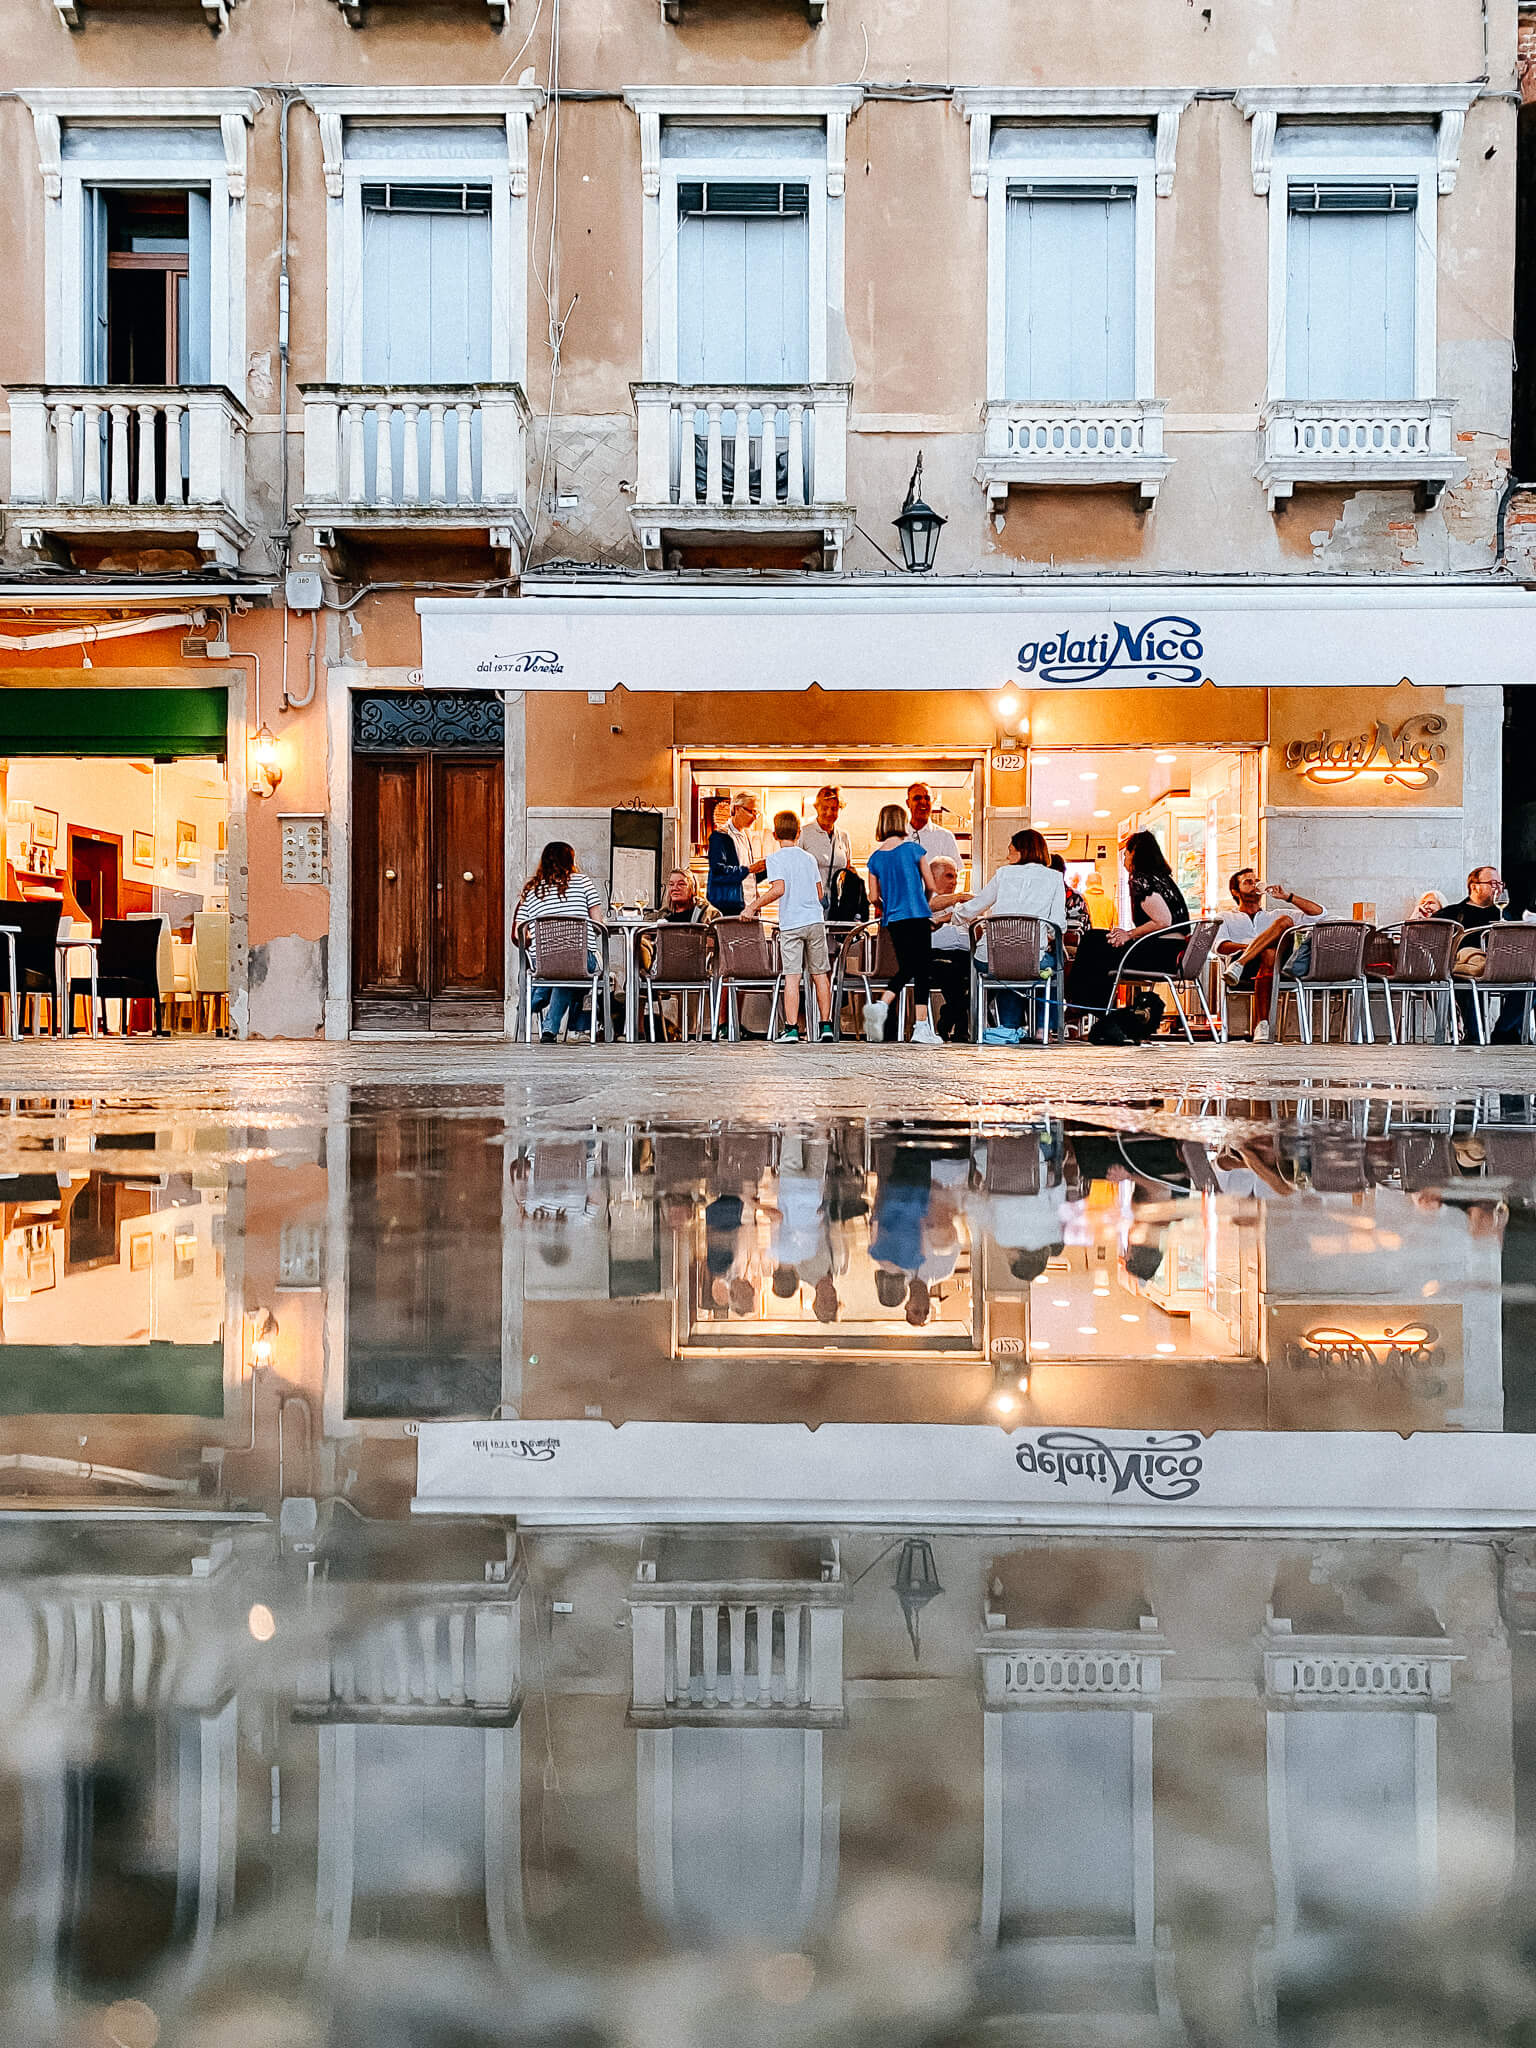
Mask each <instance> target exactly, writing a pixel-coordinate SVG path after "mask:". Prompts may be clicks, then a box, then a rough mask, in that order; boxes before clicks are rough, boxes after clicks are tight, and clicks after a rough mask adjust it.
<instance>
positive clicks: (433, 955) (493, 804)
mask: <svg viewBox="0 0 1536 2048" xmlns="http://www.w3.org/2000/svg"><path fill="white" fill-rule="evenodd" d="M503 780H504V769H503V760H502V756H501V755H500V754H468V753H410V754H356V755H354V757H353V783H352V932H353V961H352V968H353V976H352V988H353V1023H354V1025H355V1026H357V1027H359V1028H361V1029H365V1030H366V1029H373V1030H389V1029H395V1030H407V1031H409V1030H415V1031H421V1030H432V1031H499V1030H501V1028H502V1025H503V1021H504V1009H503V1004H504V1000H505V994H506V970H505V937H504V929H503V927H504V904H505V887H504V875H503V840H502V788H503Z"/></svg>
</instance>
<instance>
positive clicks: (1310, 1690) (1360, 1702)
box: [1264, 1619, 1461, 1713]
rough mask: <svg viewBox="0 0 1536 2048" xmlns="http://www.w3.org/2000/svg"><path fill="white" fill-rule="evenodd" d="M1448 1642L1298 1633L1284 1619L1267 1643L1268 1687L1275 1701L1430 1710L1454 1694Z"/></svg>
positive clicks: (1454, 1660) (1271, 1629) (1274, 1624)
mask: <svg viewBox="0 0 1536 2048" xmlns="http://www.w3.org/2000/svg"><path fill="white" fill-rule="evenodd" d="M1460 1661H1461V1660H1460V1658H1459V1657H1457V1656H1456V1655H1455V1654H1454V1653H1453V1652H1452V1650H1451V1647H1450V1645H1449V1644H1448V1643H1446V1642H1444V1641H1442V1640H1439V1639H1436V1640H1435V1641H1432V1642H1425V1641H1423V1640H1420V1639H1415V1638H1413V1637H1391V1636H1313V1635H1308V1636H1299V1635H1293V1634H1292V1633H1291V1631H1290V1627H1289V1624H1288V1623H1287V1622H1286V1621H1285V1620H1284V1619H1277V1620H1274V1621H1272V1622H1271V1623H1270V1624H1269V1627H1268V1630H1267V1631H1266V1635H1265V1641H1264V1691H1265V1694H1266V1696H1267V1697H1268V1698H1269V1699H1270V1700H1271V1701H1273V1702H1275V1703H1277V1704H1285V1705H1290V1706H1297V1707H1308V1706H1320V1705H1324V1704H1327V1703H1330V1702H1331V1703H1332V1704H1334V1705H1337V1706H1355V1707H1373V1706H1375V1707H1411V1708H1415V1709H1417V1710H1419V1711H1420V1712H1424V1713H1428V1712H1431V1711H1433V1710H1434V1709H1436V1708H1438V1707H1443V1706H1445V1705H1446V1704H1447V1702H1448V1701H1449V1699H1450V1697H1451V1672H1452V1668H1453V1667H1454V1666H1455V1665H1456V1664H1458V1663H1459V1662H1460Z"/></svg>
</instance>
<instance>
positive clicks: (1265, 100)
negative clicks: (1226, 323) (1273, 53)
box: [1234, 85, 1482, 403]
mask: <svg viewBox="0 0 1536 2048" xmlns="http://www.w3.org/2000/svg"><path fill="white" fill-rule="evenodd" d="M1481 91H1482V88H1481V87H1480V86H1477V85H1437V86H1426V85H1379V86H1369V85H1367V86H1244V87H1242V88H1240V90H1239V91H1238V92H1237V93H1236V94H1235V95H1234V104H1235V105H1236V107H1237V109H1238V112H1239V113H1241V114H1242V115H1243V116H1244V117H1245V119H1246V120H1248V122H1249V123H1250V124H1251V126H1252V131H1253V151H1252V154H1253V189H1254V193H1255V195H1256V196H1257V197H1259V198H1261V199H1267V200H1268V202H1269V308H1268V340H1267V344H1266V355H1265V388H1264V397H1265V402H1266V403H1274V402H1276V401H1280V400H1284V399H1286V398H1287V397H1289V396H1290V395H1291V394H1290V393H1289V392H1288V391H1287V390H1286V385H1287V382H1288V377H1287V372H1286V359H1287V346H1286V344H1287V335H1286V326H1287V316H1288V310H1289V309H1288V297H1289V293H1288V285H1287V279H1288V251H1289V234H1290V212H1289V186H1290V183H1291V180H1292V179H1295V180H1297V181H1298V182H1302V183H1305V182H1307V181H1309V180H1311V179H1314V178H1331V177H1339V178H1349V177H1359V178H1381V177H1387V176H1394V177H1402V176H1404V175H1405V174H1409V175H1413V176H1414V177H1415V178H1416V179H1417V182H1418V204H1417V207H1416V210H1415V230H1416V232H1415V237H1414V246H1415V251H1416V263H1415V275H1414V349H1413V391H1412V394H1411V396H1412V397H1413V398H1415V399H1426V398H1434V397H1436V396H1437V395H1438V390H1437V386H1438V382H1439V340H1440V334H1439V325H1440V322H1439V270H1440V257H1439V204H1438V202H1439V199H1440V198H1441V197H1443V196H1445V195H1448V194H1449V193H1451V192H1454V191H1455V189H1456V178H1457V173H1458V171H1459V169H1460V164H1461V141H1462V133H1463V129H1464V127H1465V125H1466V117H1467V110H1468V109H1469V108H1470V107H1471V105H1472V104H1473V102H1474V101H1475V100H1476V99H1477V98H1478V97H1479V95H1480V93H1481ZM1341 118H1342V119H1343V120H1344V121H1345V122H1347V121H1348V120H1349V119H1351V118H1353V119H1354V120H1355V121H1356V122H1357V123H1358V127H1359V136H1360V149H1359V152H1358V154H1356V155H1352V156H1327V157H1308V156H1303V155H1301V154H1297V155H1295V156H1292V155H1290V154H1288V153H1287V154H1285V155H1283V156H1280V158H1279V160H1278V162H1277V152H1276V148H1275V143H1276V139H1277V136H1278V134H1279V131H1280V123H1281V122H1282V121H1285V122H1295V123H1306V122H1309V121H1317V120H1330V121H1333V120H1340V119H1341ZM1393 120H1396V121H1403V122H1408V121H1421V122H1425V123H1426V124H1427V123H1429V122H1433V124H1434V133H1433V137H1432V138H1427V139H1426V147H1425V149H1424V150H1423V151H1422V152H1408V151H1404V150H1401V149H1394V150H1387V149H1382V148H1379V147H1378V148H1374V149H1373V148H1372V146H1371V135H1372V130H1373V127H1374V126H1375V125H1376V124H1378V123H1380V122H1382V121H1393Z"/></svg>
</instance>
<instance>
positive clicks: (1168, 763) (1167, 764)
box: [1153, 754, 1179, 768]
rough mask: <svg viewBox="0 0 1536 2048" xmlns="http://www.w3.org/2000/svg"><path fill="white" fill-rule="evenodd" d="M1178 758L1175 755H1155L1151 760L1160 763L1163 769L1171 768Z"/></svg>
mask: <svg viewBox="0 0 1536 2048" xmlns="http://www.w3.org/2000/svg"><path fill="white" fill-rule="evenodd" d="M1178 758H1179V757H1178V755H1177V754H1156V755H1154V756H1153V759H1154V760H1156V761H1159V762H1161V764H1162V765H1163V767H1164V768H1171V767H1172V766H1173V764H1174V762H1175V761H1177V759H1178Z"/></svg>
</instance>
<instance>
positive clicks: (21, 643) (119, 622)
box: [0, 612, 207, 654]
mask: <svg viewBox="0 0 1536 2048" xmlns="http://www.w3.org/2000/svg"><path fill="white" fill-rule="evenodd" d="M206 619H207V614H206V613H204V612H172V613H170V614H169V615H168V616H160V617H156V618H153V619H112V620H109V621H108V622H107V624H106V625H104V626H57V627H55V628H54V630H53V631H52V632H49V633H0V648H5V649H6V650H7V651H9V652H15V653H20V654H26V653H28V652H29V651H30V650H31V649H32V648H34V647H94V646H95V645H96V642H97V641H98V640H131V639H132V638H133V636H134V635H135V634H136V633H166V632H169V631H170V629H171V627H172V626H201V625H203V624H205V623H206Z"/></svg>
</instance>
